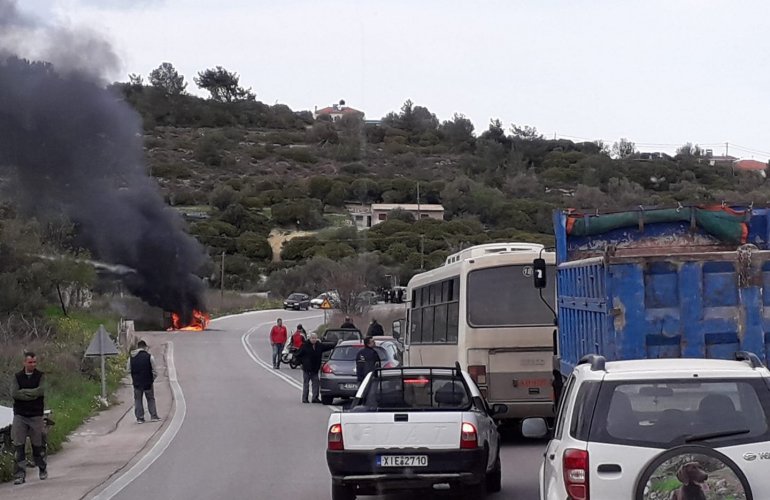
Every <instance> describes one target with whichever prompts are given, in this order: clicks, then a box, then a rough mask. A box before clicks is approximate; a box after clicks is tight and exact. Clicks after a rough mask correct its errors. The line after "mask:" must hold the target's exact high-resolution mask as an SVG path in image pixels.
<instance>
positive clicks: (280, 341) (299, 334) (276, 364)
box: [270, 318, 308, 370]
mask: <svg viewBox="0 0 770 500" xmlns="http://www.w3.org/2000/svg"><path fill="white" fill-rule="evenodd" d="M287 340H289V330H288V329H287V328H286V326H285V325H284V324H283V320H282V319H281V318H278V320H276V322H275V325H273V327H272V328H271V329H270V346H271V347H272V350H273V369H275V370H280V369H281V356H282V354H283V349H284V347H285V346H286V341H287ZM306 340H308V335H307V332H306V331H305V328H304V327H303V326H302V324H301V323H300V324H298V325H297V329H296V330H295V331H294V333H292V334H291V345H290V347H289V349H290V350H291V351H292V352H294V353H295V355H296V353H297V351H299V349H300V348H301V347H302V345H303V344H304V343H305V341H306Z"/></svg>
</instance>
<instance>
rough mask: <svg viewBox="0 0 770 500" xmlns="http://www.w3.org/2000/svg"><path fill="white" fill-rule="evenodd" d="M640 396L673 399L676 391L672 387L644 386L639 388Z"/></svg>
mask: <svg viewBox="0 0 770 500" xmlns="http://www.w3.org/2000/svg"><path fill="white" fill-rule="evenodd" d="M639 395H640V396H651V397H657V398H661V397H662V398H665V397H673V396H674V389H672V388H670V387H660V386H644V387H640V388H639Z"/></svg>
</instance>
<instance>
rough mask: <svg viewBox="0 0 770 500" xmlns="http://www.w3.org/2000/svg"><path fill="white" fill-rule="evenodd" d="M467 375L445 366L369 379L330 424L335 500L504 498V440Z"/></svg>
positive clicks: (501, 409)
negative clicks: (402, 495)
mask: <svg viewBox="0 0 770 500" xmlns="http://www.w3.org/2000/svg"><path fill="white" fill-rule="evenodd" d="M506 411H507V408H506V407H505V405H494V406H493V407H492V408H490V407H489V406H488V405H487V402H486V401H485V400H484V398H483V396H482V395H481V392H480V391H479V389H478V387H476V384H475V383H474V382H473V380H472V379H471V377H470V375H468V373H466V372H464V371H462V370H461V369H460V367H459V365H458V366H457V367H455V368H447V367H436V368H431V367H419V368H417V367H416V368H406V367H405V368H383V369H377V370H375V371H373V372H372V373H370V374H369V375H367V377H366V378H365V379H364V381H363V383H362V384H361V387H360V388H359V390H358V392H357V393H356V396H355V398H354V399H353V402H352V404H351V406H350V408H349V409H348V410H346V411H342V412H337V413H333V414H331V415H330V417H329V425H328V428H327V430H328V447H327V451H326V460H327V464H328V466H329V471H330V472H331V476H332V500H350V499H355V498H356V495H378V494H382V493H385V492H389V491H394V490H405V489H409V490H413V489H417V488H425V489H429V488H430V489H450V490H460V491H462V492H463V493H464V494H465V496H466V497H467V498H482V497H483V496H484V495H485V494H486V493H487V492H496V491H500V487H501V486H500V485H501V477H500V471H501V468H500V436H499V434H498V432H497V425H496V423H495V421H494V419H493V417H494V415H495V414H502V413H505V412H506Z"/></svg>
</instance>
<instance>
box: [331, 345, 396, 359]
mask: <svg viewBox="0 0 770 500" xmlns="http://www.w3.org/2000/svg"><path fill="white" fill-rule="evenodd" d="M363 347H364V344H355V345H345V346H340V347H337V348H335V349H334V351H333V352H332V355H331V357H330V358H329V359H331V360H332V361H355V359H356V355H358V351H360V350H361V349H363ZM374 350H375V351H377V354H378V355H379V356H380V360H383V359H388V353H387V352H386V351H385V349H383V348H382V347H380V346H375V347H374Z"/></svg>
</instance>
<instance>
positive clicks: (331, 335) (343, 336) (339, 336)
mask: <svg viewBox="0 0 770 500" xmlns="http://www.w3.org/2000/svg"><path fill="white" fill-rule="evenodd" d="M362 338H363V337H362V335H361V332H360V331H359V330H353V329H352V328H351V329H346V330H326V332H325V333H324V334H323V341H324V342H334V343H337V342H341V341H344V340H360V339H362Z"/></svg>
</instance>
